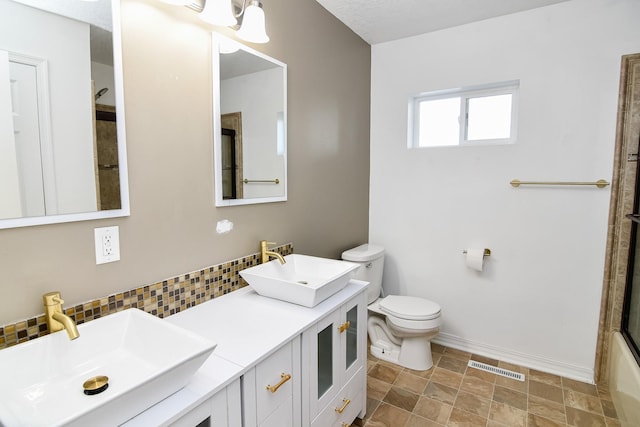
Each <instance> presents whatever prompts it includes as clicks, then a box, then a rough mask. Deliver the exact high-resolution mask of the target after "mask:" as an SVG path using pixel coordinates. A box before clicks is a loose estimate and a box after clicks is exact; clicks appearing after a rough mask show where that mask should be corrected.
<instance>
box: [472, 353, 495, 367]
mask: <svg viewBox="0 0 640 427" xmlns="http://www.w3.org/2000/svg"><path fill="white" fill-rule="evenodd" d="M471 360H475V361H476V362H480V363H485V364H487V365H491V366H498V363H500V362H499V361H498V360H496V359H492V358H490V357H485V356H480V355H479V354H472V355H471Z"/></svg>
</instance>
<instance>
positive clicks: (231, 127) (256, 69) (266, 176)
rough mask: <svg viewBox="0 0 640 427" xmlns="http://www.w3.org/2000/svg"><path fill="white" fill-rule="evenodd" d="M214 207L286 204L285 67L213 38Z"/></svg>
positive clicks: (257, 54)
mask: <svg viewBox="0 0 640 427" xmlns="http://www.w3.org/2000/svg"><path fill="white" fill-rule="evenodd" d="M212 63H213V69H212V75H213V93H214V96H213V114H214V117H213V123H214V124H213V131H214V161H215V200H216V206H233V205H247V204H254V203H268V202H281V201H285V200H287V66H286V64H284V63H282V62H280V61H278V60H276V59H273V58H270V57H269V56H266V55H264V54H262V53H260V52H257V51H255V50H253V49H250V48H248V47H246V46H244V45H242V44H240V43H238V42H236V41H234V40H231V39H229V38H226V37H224V36H221V35H219V34H215V33H214V34H213V55H212Z"/></svg>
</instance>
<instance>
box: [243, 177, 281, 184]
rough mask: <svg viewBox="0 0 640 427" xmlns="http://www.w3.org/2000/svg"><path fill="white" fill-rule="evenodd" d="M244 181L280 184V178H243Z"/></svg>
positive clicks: (246, 182)
mask: <svg viewBox="0 0 640 427" xmlns="http://www.w3.org/2000/svg"><path fill="white" fill-rule="evenodd" d="M242 182H244V183H245V184H249V183H250V182H267V183H273V184H280V180H279V179H278V178H276V179H246V178H245V179H243V180H242Z"/></svg>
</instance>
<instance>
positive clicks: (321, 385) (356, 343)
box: [302, 293, 367, 427]
mask: <svg viewBox="0 0 640 427" xmlns="http://www.w3.org/2000/svg"><path fill="white" fill-rule="evenodd" d="M366 322H367V305H366V301H365V293H360V294H358V295H356V296H354V297H353V298H351V299H350V300H348V301H347V302H345V303H344V304H342V305H341V306H340V307H337V308H336V309H335V310H334V311H333V312H331V313H329V314H328V315H327V316H325V317H324V318H322V319H321V320H319V321H318V322H317V323H316V324H315V325H313V326H312V327H310V328H309V329H307V330H306V331H305V332H303V334H302V345H303V351H302V353H303V355H308V357H306V358H305V357H303V360H302V372H303V377H302V385H303V388H302V390H303V409H302V411H303V414H302V417H303V424H302V425H304V426H311V427H328V426H338V427H345V426H349V425H350V423H351V422H352V421H353V419H354V418H355V417H356V416H358V415H361V416H362V415H364V413H365V410H366V375H365V370H366V358H367V355H366V339H367V338H366Z"/></svg>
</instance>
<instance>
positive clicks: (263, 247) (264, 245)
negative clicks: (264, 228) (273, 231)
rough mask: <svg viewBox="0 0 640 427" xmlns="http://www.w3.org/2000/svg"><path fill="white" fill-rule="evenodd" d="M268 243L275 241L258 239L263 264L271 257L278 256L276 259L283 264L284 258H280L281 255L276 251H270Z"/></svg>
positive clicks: (272, 243) (271, 243)
mask: <svg viewBox="0 0 640 427" xmlns="http://www.w3.org/2000/svg"><path fill="white" fill-rule="evenodd" d="M269 245H275V243H274V242H267V241H266V240H260V254H261V256H262V263H263V264H264V263H265V262H269V260H270V259H271V257H274V258H278V261H280V264H284V263H285V262H287V261H285V260H284V258H282V255H280V254H279V253H278V252H273V251H270V250H269Z"/></svg>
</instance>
